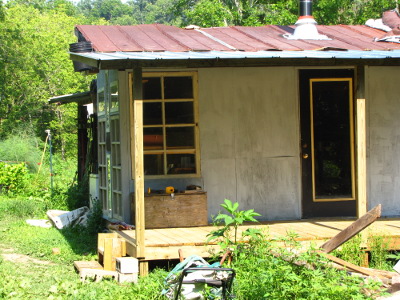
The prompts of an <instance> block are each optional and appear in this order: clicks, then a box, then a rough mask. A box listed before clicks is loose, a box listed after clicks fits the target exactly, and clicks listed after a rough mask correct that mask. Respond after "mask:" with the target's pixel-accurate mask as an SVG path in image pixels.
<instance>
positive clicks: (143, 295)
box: [0, 197, 379, 300]
mask: <svg viewBox="0 0 400 300" xmlns="http://www.w3.org/2000/svg"><path fill="white" fill-rule="evenodd" d="M45 209H46V204H45V203H43V202H41V201H39V200H38V199H21V198H19V199H11V198H5V197H0V232H1V236H2V240H1V242H0V254H1V255H0V276H2V284H1V285H0V298H3V299H164V298H162V296H161V290H162V289H163V280H164V278H165V277H166V275H167V270H162V269H155V270H153V271H152V272H150V275H149V276H148V277H143V278H140V280H139V283H138V284H137V285H134V284H118V283H117V282H115V281H113V280H111V279H108V278H105V279H103V280H102V281H101V282H93V281H92V280H90V279H88V280H87V281H86V282H81V281H80V278H79V276H78V274H77V273H76V272H75V271H74V269H73V261H75V260H85V261H88V260H95V259H96V251H95V249H96V235H94V234H93V233H91V232H90V230H88V229H85V228H82V227H78V228H70V229H64V230H57V229H55V228H41V227H33V226H30V225H28V224H27V223H26V222H25V220H26V219H30V218H33V219H36V218H44V212H45ZM295 237H296V236H295V235H293V234H289V235H288V236H287V237H286V238H285V241H284V242H285V247H282V244H278V243H277V242H274V241H271V240H270V239H268V237H266V236H261V235H257V236H255V237H254V238H252V239H251V240H250V241H249V243H241V244H239V245H238V247H237V252H236V253H235V255H234V257H233V260H232V265H231V267H233V268H234V270H235V271H236V273H237V276H236V281H235V283H234V290H233V292H234V294H235V295H236V299H243V300H245V299H341V298H343V295H346V299H371V298H372V297H373V296H376V295H377V294H379V289H378V284H376V283H374V282H370V283H365V282H363V280H362V279H361V278H358V277H350V276H349V275H347V274H346V272H344V271H338V270H336V269H333V268H330V267H329V266H328V265H327V263H326V262H325V261H321V258H320V257H318V256H317V255H316V254H315V253H314V252H313V251H312V250H313V249H309V251H306V252H304V251H299V250H300V245H299V243H298V242H296V240H295ZM53 248H58V249H59V252H60V254H57V253H55V252H53ZM17 253H18V254H19V255H16V254H17ZM299 262H300V263H299ZM310 266H312V267H310ZM365 290H368V291H369V293H371V294H372V295H373V296H366V295H365V294H364V291H365Z"/></svg>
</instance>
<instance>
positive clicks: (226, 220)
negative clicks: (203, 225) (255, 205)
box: [207, 199, 261, 250]
mask: <svg viewBox="0 0 400 300" xmlns="http://www.w3.org/2000/svg"><path fill="white" fill-rule="evenodd" d="M221 207H223V208H224V209H225V210H226V211H227V212H228V214H224V213H219V214H218V215H217V216H216V217H215V218H214V223H215V225H216V226H220V225H222V227H221V228H218V229H216V230H213V231H211V232H210V233H209V234H208V235H207V236H208V239H207V243H208V242H210V241H214V240H217V242H218V244H219V245H220V247H221V249H222V250H224V249H226V248H228V247H230V246H236V245H237V244H238V242H239V241H238V228H239V226H240V225H242V224H243V223H244V222H258V221H257V220H256V219H255V218H254V217H257V216H261V215H260V214H259V213H256V212H255V211H254V209H249V210H239V203H237V202H235V203H232V201H231V200H229V199H225V200H224V203H223V204H221ZM258 235H261V231H260V230H258V229H256V228H248V229H247V230H246V231H244V232H243V233H242V239H243V238H245V237H250V238H252V237H256V236H258Z"/></svg>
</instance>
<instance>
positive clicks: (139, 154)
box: [131, 67, 147, 275]
mask: <svg viewBox="0 0 400 300" xmlns="http://www.w3.org/2000/svg"><path fill="white" fill-rule="evenodd" d="M132 79H133V84H132V99H133V103H132V107H131V108H132V111H133V114H132V117H133V120H132V123H131V124H133V128H132V137H131V149H132V151H133V153H132V160H133V179H134V181H135V227H136V228H135V240H136V257H137V258H139V259H140V258H144V257H145V244H144V242H145V236H144V233H145V219H144V167H143V100H142V69H141V68H138V67H137V68H134V69H133V78H132ZM146 273H147V263H141V264H140V274H141V275H145V274H146Z"/></svg>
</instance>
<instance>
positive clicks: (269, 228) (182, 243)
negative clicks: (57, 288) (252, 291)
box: [123, 218, 400, 261]
mask: <svg viewBox="0 0 400 300" xmlns="http://www.w3.org/2000/svg"><path fill="white" fill-rule="evenodd" d="M354 221H355V219H346V220H343V219H335V220H333V219H330V220H321V219H318V220H317V219H315V220H300V221H281V222H263V223H259V224H257V225H244V226H241V227H240V230H239V236H240V235H241V231H244V230H246V229H247V228H249V227H253V228H254V227H256V228H258V229H261V230H264V231H265V233H266V234H267V235H268V236H270V237H271V238H278V240H279V237H282V236H285V235H286V234H287V233H288V232H292V233H295V234H296V235H297V238H296V240H298V241H300V242H301V243H303V244H305V245H308V244H312V243H313V244H314V245H315V246H321V245H322V244H323V243H324V242H326V240H328V239H330V238H332V237H334V236H335V235H337V234H338V233H339V232H340V231H342V230H343V229H345V228H346V227H348V226H349V225H350V224H351V223H352V222H354ZM214 229H215V227H213V226H203V227H186V228H162V229H146V232H145V253H144V260H145V261H150V260H160V259H178V258H179V253H178V250H179V249H182V251H183V255H184V257H187V256H189V255H199V256H202V257H209V256H210V248H214V249H215V250H218V246H217V245H209V246H206V245H205V241H206V240H207V234H209V233H210V232H211V231H212V230H214ZM365 232H366V233H368V234H369V235H376V236H381V237H383V238H384V240H385V241H387V242H388V249H390V250H400V219H399V218H397V219H385V218H382V219H379V220H377V221H376V222H374V223H373V224H372V225H371V226H370V227H368V228H367V229H365ZM123 233H124V234H126V235H128V236H129V237H131V238H134V237H135V231H134V230H127V231H123ZM128 242H129V241H128ZM126 251H127V254H128V255H130V256H133V257H136V249H135V246H134V245H133V243H132V244H131V245H129V246H128V245H127V250H126Z"/></svg>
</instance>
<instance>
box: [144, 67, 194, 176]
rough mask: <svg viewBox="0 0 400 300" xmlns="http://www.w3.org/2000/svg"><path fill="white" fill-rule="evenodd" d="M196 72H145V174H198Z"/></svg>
mask: <svg viewBox="0 0 400 300" xmlns="http://www.w3.org/2000/svg"><path fill="white" fill-rule="evenodd" d="M196 107H197V77H196V73H192V72H190V73H152V74H151V73H148V74H144V75H143V150H144V169H145V175H177V174H198V173H199V162H198V161H199V155H198V148H199V147H198V132H197V131H198V129H197V109H196Z"/></svg>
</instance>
